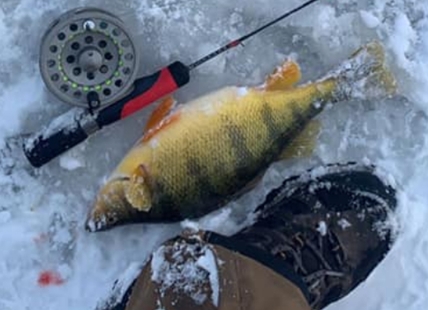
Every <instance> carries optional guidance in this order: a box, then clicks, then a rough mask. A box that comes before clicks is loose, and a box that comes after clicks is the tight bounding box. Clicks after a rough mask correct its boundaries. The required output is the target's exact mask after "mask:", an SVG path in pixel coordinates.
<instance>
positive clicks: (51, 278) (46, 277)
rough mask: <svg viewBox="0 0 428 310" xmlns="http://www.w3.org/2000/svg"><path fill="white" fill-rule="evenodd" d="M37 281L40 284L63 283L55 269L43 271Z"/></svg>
mask: <svg viewBox="0 0 428 310" xmlns="http://www.w3.org/2000/svg"><path fill="white" fill-rule="evenodd" d="M37 283H38V284H39V285H40V286H48V285H61V284H63V283H64V280H63V279H62V277H61V275H60V274H59V273H58V272H56V271H43V272H41V273H40V274H39V279H38V280H37Z"/></svg>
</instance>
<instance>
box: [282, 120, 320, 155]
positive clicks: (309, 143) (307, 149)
mask: <svg viewBox="0 0 428 310" xmlns="http://www.w3.org/2000/svg"><path fill="white" fill-rule="evenodd" d="M320 129H321V123H320V121H318V120H313V121H311V122H310V123H309V124H308V125H306V127H305V128H304V129H303V131H302V132H301V133H300V134H299V135H298V136H297V137H296V138H294V139H293V140H292V141H291V143H290V144H289V145H287V147H285V148H284V150H283V151H282V153H281V154H280V156H279V158H278V160H284V159H293V158H304V157H309V156H311V155H312V153H313V151H314V149H315V144H316V139H317V137H318V134H319V132H320Z"/></svg>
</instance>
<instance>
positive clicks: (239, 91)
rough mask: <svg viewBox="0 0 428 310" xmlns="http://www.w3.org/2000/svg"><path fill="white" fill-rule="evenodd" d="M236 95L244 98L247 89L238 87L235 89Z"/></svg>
mask: <svg viewBox="0 0 428 310" xmlns="http://www.w3.org/2000/svg"><path fill="white" fill-rule="evenodd" d="M236 93H237V94H238V96H239V97H244V96H246V95H247V94H248V88H247V87H238V88H236Z"/></svg>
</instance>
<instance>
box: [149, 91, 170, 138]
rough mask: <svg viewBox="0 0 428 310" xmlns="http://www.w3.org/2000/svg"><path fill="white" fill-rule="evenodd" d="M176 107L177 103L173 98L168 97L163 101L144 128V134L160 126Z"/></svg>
mask: <svg viewBox="0 0 428 310" xmlns="http://www.w3.org/2000/svg"><path fill="white" fill-rule="evenodd" d="M175 105H176V101H175V99H174V98H173V97H172V96H168V97H166V98H165V99H163V100H162V101H161V103H160V104H159V105H158V106H157V107H156V109H154V110H153V112H152V115H151V116H150V118H149V119H148V121H147V123H146V127H145V128H144V133H147V132H149V131H150V130H151V129H153V128H155V127H156V126H157V125H159V124H160V123H161V122H162V120H163V119H164V118H165V117H166V116H167V115H168V113H169V112H171V110H172V109H173V108H174V107H175Z"/></svg>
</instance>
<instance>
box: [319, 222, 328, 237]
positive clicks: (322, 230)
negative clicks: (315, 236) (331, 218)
mask: <svg viewBox="0 0 428 310" xmlns="http://www.w3.org/2000/svg"><path fill="white" fill-rule="evenodd" d="M317 230H318V232H319V233H320V235H321V236H323V237H324V236H326V235H327V231H328V227H327V223H326V222H324V221H321V222H319V223H318V228H317Z"/></svg>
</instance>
